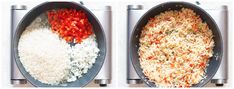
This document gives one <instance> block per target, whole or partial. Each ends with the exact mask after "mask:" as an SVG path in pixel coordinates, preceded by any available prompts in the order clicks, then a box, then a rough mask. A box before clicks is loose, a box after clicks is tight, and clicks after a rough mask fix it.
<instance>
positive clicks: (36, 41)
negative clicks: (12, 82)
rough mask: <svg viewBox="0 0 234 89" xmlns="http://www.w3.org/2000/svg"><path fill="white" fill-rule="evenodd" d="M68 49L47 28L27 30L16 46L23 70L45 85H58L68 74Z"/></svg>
mask: <svg viewBox="0 0 234 89" xmlns="http://www.w3.org/2000/svg"><path fill="white" fill-rule="evenodd" d="M69 49H70V46H69V44H67V43H66V42H65V41H64V40H60V39H59V37H58V35H56V34H54V33H52V32H51V31H50V30H49V29H48V28H41V29H27V30H26V31H24V32H23V34H22V35H21V37H20V40H19V45H18V51H19V57H20V61H21V63H22V64H23V66H24V68H25V70H26V71H27V72H29V74H30V75H32V76H33V77H34V78H35V79H37V80H40V81H41V82H42V83H47V84H58V83H59V82H60V81H61V80H63V79H64V78H65V77H66V75H67V74H68V73H69V71H68V69H70V65H69V62H70V57H69Z"/></svg>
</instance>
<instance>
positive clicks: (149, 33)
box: [138, 8, 214, 87]
mask: <svg viewBox="0 0 234 89" xmlns="http://www.w3.org/2000/svg"><path fill="white" fill-rule="evenodd" d="M139 41H140V47H139V52H138V53H139V57H140V58H139V60H140V65H141V68H142V69H143V73H144V75H145V76H146V77H148V78H149V80H150V81H152V82H154V83H155V84H156V85H157V86H158V87H190V86H192V84H197V83H199V82H200V81H202V79H204V78H205V77H206V75H205V73H206V72H205V71H206V67H207V66H208V62H209V58H210V57H212V56H213V47H214V40H213V35H212V31H211V30H210V29H209V27H208V25H207V23H205V22H202V20H201V18H200V17H199V15H196V13H195V12H194V11H193V10H191V9H187V8H182V9H181V10H177V11H176V10H174V11H173V10H171V11H166V12H164V13H161V14H159V15H156V16H155V17H153V18H151V19H150V20H149V21H148V23H147V24H146V26H145V27H144V28H143V30H142V33H141V35H140V40H139Z"/></svg>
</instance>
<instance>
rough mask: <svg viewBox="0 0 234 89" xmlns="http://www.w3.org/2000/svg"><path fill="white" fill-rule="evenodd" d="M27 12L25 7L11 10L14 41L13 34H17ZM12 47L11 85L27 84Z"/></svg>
mask: <svg viewBox="0 0 234 89" xmlns="http://www.w3.org/2000/svg"><path fill="white" fill-rule="evenodd" d="M25 12H26V6H25V5H20V6H19V5H13V6H12V9H11V15H12V16H11V39H13V34H15V33H14V32H15V30H16V27H17V25H18V23H19V21H20V20H21V19H22V17H23V16H24V14H25ZM12 48H13V47H12V45H11V57H10V58H11V84H26V83H27V81H26V80H25V78H24V77H23V75H22V74H21V72H20V71H19V69H18V67H17V65H16V63H15V59H14V57H13V49H12Z"/></svg>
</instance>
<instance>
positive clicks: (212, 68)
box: [130, 2, 223, 87]
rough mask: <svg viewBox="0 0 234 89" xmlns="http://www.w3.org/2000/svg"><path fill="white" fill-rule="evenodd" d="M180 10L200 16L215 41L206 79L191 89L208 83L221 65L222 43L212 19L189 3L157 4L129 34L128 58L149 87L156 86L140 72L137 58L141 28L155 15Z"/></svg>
mask: <svg viewBox="0 0 234 89" xmlns="http://www.w3.org/2000/svg"><path fill="white" fill-rule="evenodd" d="M181 8H189V9H192V10H194V11H195V13H196V14H198V15H199V16H200V18H201V19H202V21H203V22H206V23H207V24H208V26H209V28H210V29H211V30H212V32H213V35H214V37H213V39H214V41H215V43H214V44H215V46H214V48H213V51H214V53H213V57H211V58H210V61H209V63H208V64H209V66H208V67H207V72H206V76H207V77H206V78H205V79H203V81H200V82H199V83H198V84H194V85H192V87H202V86H204V85H205V84H206V83H208V82H209V81H210V80H211V79H212V77H213V76H214V75H215V73H216V71H217V70H218V68H219V65H220V63H221V60H222V59H221V58H222V55H223V41H222V38H221V34H220V31H219V28H218V27H217V25H216V23H215V21H214V20H213V19H212V17H211V16H210V15H209V14H208V13H207V12H205V11H204V10H203V9H201V8H200V7H198V6H196V5H193V4H191V3H187V2H165V3H162V4H159V5H157V6H155V7H153V8H151V9H150V10H148V11H147V12H146V13H145V14H144V15H143V16H142V17H141V18H140V19H139V21H138V22H137V23H136V25H135V27H134V29H133V32H132V33H131V38H130V57H131V60H132V64H133V66H134V68H135V70H136V72H137V74H138V75H139V77H140V78H141V79H142V80H143V81H144V82H145V83H146V84H147V85H148V86H150V87H157V86H156V84H154V83H153V82H151V81H149V79H148V78H147V77H146V76H145V75H144V73H143V72H142V69H141V67H140V62H139V56H138V49H139V37H140V34H141V30H142V28H143V27H144V26H145V25H146V24H147V22H148V20H149V19H150V18H152V17H154V16H155V15H159V14H160V13H162V12H165V11H168V10H181Z"/></svg>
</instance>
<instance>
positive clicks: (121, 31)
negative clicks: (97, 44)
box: [0, 0, 234, 88]
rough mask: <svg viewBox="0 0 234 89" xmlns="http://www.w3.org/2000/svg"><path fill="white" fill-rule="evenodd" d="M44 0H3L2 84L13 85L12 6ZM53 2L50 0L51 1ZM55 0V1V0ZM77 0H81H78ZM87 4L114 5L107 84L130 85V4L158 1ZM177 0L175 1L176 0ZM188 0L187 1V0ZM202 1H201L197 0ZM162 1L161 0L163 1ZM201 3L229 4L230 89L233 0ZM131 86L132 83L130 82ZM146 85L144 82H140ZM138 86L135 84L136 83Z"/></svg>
mask: <svg viewBox="0 0 234 89" xmlns="http://www.w3.org/2000/svg"><path fill="white" fill-rule="evenodd" d="M44 1H45V0H35V1H32V0H24V1H22V0H21V1H20V0H13V1H10V0H8V1H0V50H1V51H0V86H1V87H5V88H12V85H11V84H10V54H9V53H10V16H11V15H10V9H11V8H10V7H11V5H15V4H16V5H22V4H23V5H25V4H35V5H37V4H40V3H41V2H44ZM49 1H51V0H49ZM53 1H55V0H53ZM77 1H78V0H77ZM83 1H84V3H85V2H87V3H89V4H93V5H97V4H99V5H111V6H112V15H113V17H112V18H113V20H112V21H113V22H112V24H113V25H112V42H113V43H112V64H113V65H112V84H110V85H109V86H108V87H115V88H116V87H125V88H126V87H129V85H128V84H126V40H127V27H126V26H127V8H126V7H127V5H129V4H143V5H144V4H151V5H152V6H154V5H157V4H155V2H158V1H156V0H148V1H147V0H144V1H143V0H134V1H133V0H130V1H127V0H120V1H112V0H106V1H103V0H101V1H100V0H99V1H97V0H96V1H92V0H83ZM173 1H174V0H173ZM187 1H188V0H187ZM198 1H199V0H198ZM160 2H162V1H160ZM189 2H194V0H189ZM201 2H205V3H212V4H214V5H215V4H220V3H224V4H228V5H229V7H228V8H229V21H230V22H229V26H230V27H229V32H228V39H229V40H228V45H229V46H228V55H229V56H228V59H229V61H228V63H229V65H228V67H229V72H228V74H229V79H228V84H226V85H225V86H224V87H226V88H230V87H234V81H233V76H231V75H233V73H234V72H233V71H234V68H233V67H234V66H233V65H232V64H233V63H234V61H233V60H232V59H234V56H233V54H232V53H234V51H233V50H234V47H233V46H234V43H233V39H234V32H233V29H232V28H233V23H232V21H233V17H232V16H233V14H232V13H233V10H234V9H231V8H233V7H234V5H233V3H232V1H231V0H230V1H225V0H207V1H204V0H201ZM130 86H131V87H132V86H133V85H130ZM137 86H144V85H137ZM134 87H136V86H134Z"/></svg>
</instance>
